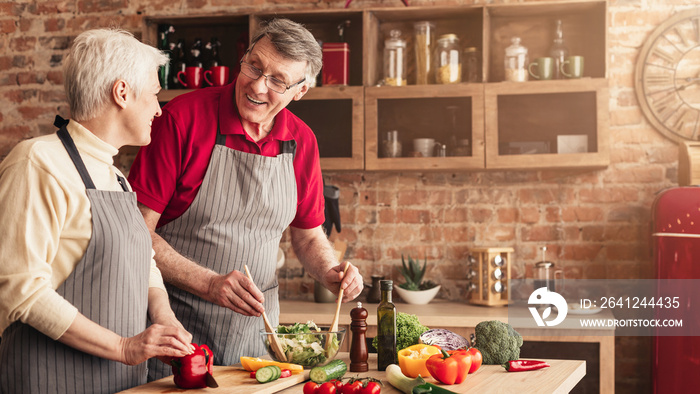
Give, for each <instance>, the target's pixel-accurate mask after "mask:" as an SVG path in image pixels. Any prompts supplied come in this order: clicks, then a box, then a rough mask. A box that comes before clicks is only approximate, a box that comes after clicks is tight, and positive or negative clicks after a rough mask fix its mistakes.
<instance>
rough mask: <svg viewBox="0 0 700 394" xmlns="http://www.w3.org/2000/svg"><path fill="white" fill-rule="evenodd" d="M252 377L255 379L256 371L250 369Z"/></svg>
mask: <svg viewBox="0 0 700 394" xmlns="http://www.w3.org/2000/svg"><path fill="white" fill-rule="evenodd" d="M250 377H251V378H253V379H255V371H250Z"/></svg>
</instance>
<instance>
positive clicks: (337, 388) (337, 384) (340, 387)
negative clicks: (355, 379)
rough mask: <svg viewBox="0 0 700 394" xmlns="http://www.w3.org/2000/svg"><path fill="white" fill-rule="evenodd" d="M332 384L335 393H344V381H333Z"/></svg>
mask: <svg viewBox="0 0 700 394" xmlns="http://www.w3.org/2000/svg"><path fill="white" fill-rule="evenodd" d="M331 383H333V385H334V386H335V392H336V393H339V394H342V393H343V391H342V390H343V386H344V385H345V383H343V381H342V380H338V379H331Z"/></svg>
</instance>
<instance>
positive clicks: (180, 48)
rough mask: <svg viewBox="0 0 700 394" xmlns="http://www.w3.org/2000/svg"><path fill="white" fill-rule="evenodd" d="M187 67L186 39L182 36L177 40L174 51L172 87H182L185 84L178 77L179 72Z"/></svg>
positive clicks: (171, 68) (171, 74)
mask: <svg viewBox="0 0 700 394" xmlns="http://www.w3.org/2000/svg"><path fill="white" fill-rule="evenodd" d="M186 67H187V58H186V57H185V39H184V38H180V39H179V40H177V44H176V45H175V49H174V53H173V64H172V66H171V67H170V77H171V80H170V81H171V85H170V86H171V88H175V89H182V88H183V86H182V84H181V83H180V81H179V80H178V79H177V74H178V72H180V71H182V72H184V71H185V68H186Z"/></svg>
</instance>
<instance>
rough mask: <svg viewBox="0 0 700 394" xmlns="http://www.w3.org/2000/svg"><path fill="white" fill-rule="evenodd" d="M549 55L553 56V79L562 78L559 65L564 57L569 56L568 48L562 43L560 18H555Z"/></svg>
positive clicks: (562, 35)
mask: <svg viewBox="0 0 700 394" xmlns="http://www.w3.org/2000/svg"><path fill="white" fill-rule="evenodd" d="M549 56H551V57H552V58H554V75H553V77H554V79H563V78H564V75H562V73H561V68H560V67H561V64H562V63H563V62H564V59H566V57H567V56H569V49H568V48H567V47H566V45H564V31H563V29H562V23H561V19H557V22H556V28H555V30H554V43H553V44H552V46H551V47H550V48H549Z"/></svg>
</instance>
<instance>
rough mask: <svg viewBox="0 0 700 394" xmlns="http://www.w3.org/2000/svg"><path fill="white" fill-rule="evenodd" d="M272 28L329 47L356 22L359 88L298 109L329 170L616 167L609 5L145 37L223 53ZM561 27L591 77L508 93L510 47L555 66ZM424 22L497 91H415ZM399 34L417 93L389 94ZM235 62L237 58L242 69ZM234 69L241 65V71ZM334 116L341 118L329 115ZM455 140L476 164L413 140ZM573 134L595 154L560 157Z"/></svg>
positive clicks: (352, 40) (448, 11)
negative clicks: (386, 62) (392, 134)
mask: <svg viewBox="0 0 700 394" xmlns="http://www.w3.org/2000/svg"><path fill="white" fill-rule="evenodd" d="M272 17H287V18H290V19H292V20H295V21H297V22H300V23H302V24H304V25H305V26H306V27H307V28H309V29H310V31H311V32H312V33H313V34H314V35H315V36H316V37H317V38H318V39H319V40H320V41H325V42H334V41H338V28H337V27H338V25H340V24H342V23H344V22H345V21H348V20H349V21H350V25H349V27H347V28H346V29H345V41H346V42H348V43H349V46H350V66H349V85H350V86H347V87H338V86H320V87H316V88H312V89H311V91H310V92H309V93H308V94H307V95H306V96H305V97H304V98H303V99H302V100H301V101H299V102H295V103H292V104H291V105H290V109H292V110H293V111H297V112H299V115H300V117H301V118H302V119H303V120H304V121H305V122H307V123H308V124H309V125H311V127H312V129H314V132H315V133H316V134H317V137H318V140H319V146H320V154H321V165H322V168H323V169H324V170H390V171H402V170H406V171H429V170H437V171H470V170H471V171H475V170H484V169H485V170H491V169H493V170H527V169H558V168H602V167H605V166H607V165H608V164H609V162H610V158H609V156H610V154H609V135H608V133H609V132H608V81H607V74H608V71H607V70H608V67H607V59H608V55H607V26H608V16H607V2H606V1H605V0H581V1H546V2H532V3H517V4H484V5H480V4H479V5H464V6H461V5H459V6H445V5H437V6H419V7H413V6H411V7H393V8H388V7H385V8H374V7H369V8H356V9H349V10H347V9H325V10H317V9H315V10H284V11H280V12H274V13H273V12H269V11H268V12H265V13H247V14H238V15H212V16H204V15H197V16H192V17H182V16H177V17H167V16H159V17H153V18H149V19H148V20H147V23H146V26H147V28H146V29H147V30H146V32H144V38H145V39H147V40H148V42H151V43H154V42H157V29H158V25H159V24H161V23H172V24H174V25H175V26H176V36H177V32H181V34H185V35H186V36H187V37H188V38H189V39H190V40H191V39H193V38H194V37H195V36H198V37H202V38H203V39H205V40H208V39H209V37H210V36H214V35H216V36H217V37H219V38H220V40H221V41H222V43H223V44H224V46H223V48H234V49H235V40H237V39H238V38H240V37H241V35H242V34H243V33H246V32H253V31H255V29H256V28H257V27H258V26H259V24H260V23H261V22H263V21H265V20H268V19H270V18H272ZM557 19H561V20H562V22H563V32H564V39H565V45H566V46H567V47H568V48H569V53H570V55H581V56H584V59H585V65H584V78H581V79H567V80H551V81H536V80H531V81H528V82H520V83H514V82H502V81H503V79H504V74H505V72H504V53H505V48H506V47H507V46H509V45H510V40H511V38H512V37H513V36H519V37H520V38H521V39H522V45H524V46H526V47H527V48H528V49H529V58H530V61H532V60H534V59H535V58H537V57H541V56H546V55H547V52H548V48H549V46H550V45H551V43H552V40H553V34H554V24H555V21H556V20H557ZM424 20H429V21H431V22H433V23H435V25H436V36H437V37H439V36H440V35H442V34H446V33H454V34H457V36H458V37H459V38H460V44H461V46H462V47H463V48H464V47H472V46H473V47H476V48H477V49H478V50H479V51H480V52H481V54H482V63H481V66H482V67H481V76H482V80H483V81H485V82H480V83H459V84H454V85H415V84H414V83H415V66H414V63H415V60H414V54H413V53H414V47H413V44H414V43H413V24H414V23H415V22H418V21H424ZM207 29H211V32H212V33H211V34H209V33H207V32H208V31H209V30H207ZM392 29H400V30H401V31H402V37H403V38H404V39H406V41H407V59H406V60H407V64H408V70H407V71H408V72H407V74H408V82H409V86H404V87H393V86H377V85H378V83H379V82H380V81H381V79H382V74H383V65H382V62H383V49H384V40H385V39H386V37H387V36H388V33H389V31H390V30H392ZM225 40H226V41H225ZM231 52H235V50H232V51H231ZM234 56H235V53H233V54H229V55H228V57H229V58H231V59H235V57H234ZM224 64H225V65H229V66H231V67H235V66H237V65H236V64H235V61H233V62H231V61H230V60H228V61H226V60H224ZM411 84H413V85H411ZM180 92H184V91H166V92H162V94H161V100H162V101H167V100H168V99H170V98H172V97H174V95H177V94H179V93H180ZM552 105H554V107H552ZM454 106H456V107H457V108H458V109H459V110H458V112H459V113H458V121H459V123H460V124H459V127H457V128H455V127H454V126H453V125H452V120H451V113H450V112H449V111H450V110H448V107H454ZM552 108H555V109H552ZM333 111H335V112H337V116H333V115H332V114H329V112H333ZM348 123H350V124H348ZM455 129H456V130H455ZM389 130H398V131H399V134H400V135H401V136H402V144H403V157H399V158H384V157H381V154H382V152H381V149H380V147H381V143H380V136H381V135H382V133H383V132H386V131H389ZM453 133H455V134H456V138H459V139H469V140H470V145H469V147H470V148H471V152H470V155H469V156H448V157H427V158H424V157H413V155H412V152H411V151H412V150H413V147H412V139H413V138H419V137H430V138H435V139H436V140H437V141H439V142H441V143H448V142H449V141H450V140H451V138H452V134H453ZM572 134H573V135H583V136H586V140H587V146H588V148H587V152H584V153H567V154H558V153H556V152H557V146H556V141H557V136H558V135H572ZM528 144H530V145H533V144H534V145H537V146H541V147H547V149H548V150H547V151H542V149H544V148H542V149H540V150H536V151H537V152H538V153H532V150H531V149H526V148H522V147H523V146H524V147H527V146H528ZM538 144H539V145H538ZM514 147H515V148H514ZM518 147H520V148H519V149H520V150H519V151H518ZM448 149H449V148H448ZM539 152H543V153H539Z"/></svg>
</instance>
